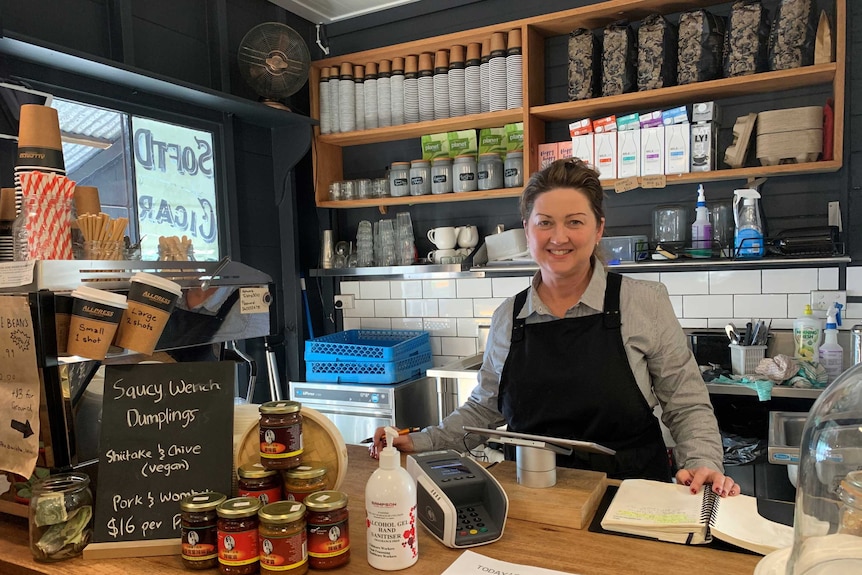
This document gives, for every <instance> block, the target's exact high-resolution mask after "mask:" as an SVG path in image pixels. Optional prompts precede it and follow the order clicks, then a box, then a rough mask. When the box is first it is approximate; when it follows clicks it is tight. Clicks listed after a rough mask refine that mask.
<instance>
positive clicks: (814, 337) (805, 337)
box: [793, 304, 821, 362]
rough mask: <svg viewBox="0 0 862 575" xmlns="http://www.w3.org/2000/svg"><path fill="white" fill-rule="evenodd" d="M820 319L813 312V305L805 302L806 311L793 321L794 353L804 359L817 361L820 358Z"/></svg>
mask: <svg viewBox="0 0 862 575" xmlns="http://www.w3.org/2000/svg"><path fill="white" fill-rule="evenodd" d="M820 331H821V323H820V320H819V319H817V318H816V317H814V315H813V314H812V313H811V306H810V305H809V304H805V312H804V313H803V314H802V315H801V316H799V317H798V318H796V321H794V322H793V343H794V346H795V349H794V355H795V356H796V357H797V358H799V359H802V360H804V361H812V362H816V361H818V360H819V359H820Z"/></svg>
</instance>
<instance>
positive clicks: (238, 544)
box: [218, 529, 259, 567]
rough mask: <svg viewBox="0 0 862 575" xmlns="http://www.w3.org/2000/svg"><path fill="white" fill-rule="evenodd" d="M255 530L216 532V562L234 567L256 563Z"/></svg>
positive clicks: (256, 540)
mask: <svg viewBox="0 0 862 575" xmlns="http://www.w3.org/2000/svg"><path fill="white" fill-rule="evenodd" d="M257 533H258V532H257V529H250V530H248V531H236V532H232V531H222V530H219V532H218V562H219V563H221V564H222V565H230V566H231V567H236V566H239V565H251V564H252V563H256V562H257V561H258V559H259V556H258V548H257V545H258V534H257Z"/></svg>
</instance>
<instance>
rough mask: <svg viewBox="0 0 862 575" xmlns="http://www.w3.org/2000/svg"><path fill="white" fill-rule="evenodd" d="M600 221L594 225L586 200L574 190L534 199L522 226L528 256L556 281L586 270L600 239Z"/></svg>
mask: <svg viewBox="0 0 862 575" xmlns="http://www.w3.org/2000/svg"><path fill="white" fill-rule="evenodd" d="M604 227H605V222H604V220H601V221H598V220H597V219H596V216H595V214H593V210H592V208H591V207H590V202H589V200H588V199H587V196H586V195H584V194H583V193H582V192H581V191H580V190H576V189H574V188H555V189H552V190H549V191H547V192H545V193H543V194H540V195H539V196H538V197H537V198H536V203H535V204H534V205H533V212H532V213H531V214H530V218H529V220H527V221H526V222H524V231H525V232H526V235H527V244H528V246H529V248H530V254H531V255H532V256H533V259H534V260H536V263H537V264H539V267H540V268H541V270H542V275H543V276H544V277H545V279H550V278H548V277H547V274H550V275H551V276H555V277H558V278H563V277H567V276H572V275H577V274H579V273H583V272H584V271H585V270H587V269H589V268H590V256H592V255H593V251H594V250H595V247H596V244H597V243H598V242H599V240H600V239H601V237H602V231H603V230H604Z"/></svg>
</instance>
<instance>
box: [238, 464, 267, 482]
mask: <svg viewBox="0 0 862 575" xmlns="http://www.w3.org/2000/svg"><path fill="white" fill-rule="evenodd" d="M237 473H239V476H240V477H242V478H243V479H260V478H262V477H270V476H272V475H275V474H276V471H275V469H267V468H265V467H264V466H263V465H261V464H260V463H245V464H243V465H240V466H239V469H238V470H237Z"/></svg>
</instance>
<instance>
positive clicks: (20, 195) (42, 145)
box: [15, 104, 66, 213]
mask: <svg viewBox="0 0 862 575" xmlns="http://www.w3.org/2000/svg"><path fill="white" fill-rule="evenodd" d="M34 171H37V172H44V173H52V174H59V175H61V176H65V175H66V164H65V162H64V161H63V143H62V141H61V140H60V117H59V116H58V115H57V110H55V109H54V108H51V107H49V106H40V105H38V104H24V105H23V106H21V115H20V120H19V123H18V154H17V156H16V158H15V210H16V212H17V213H20V212H21V204H22V203H23V200H24V192H23V190H22V188H21V174H23V173H25V172H34Z"/></svg>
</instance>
